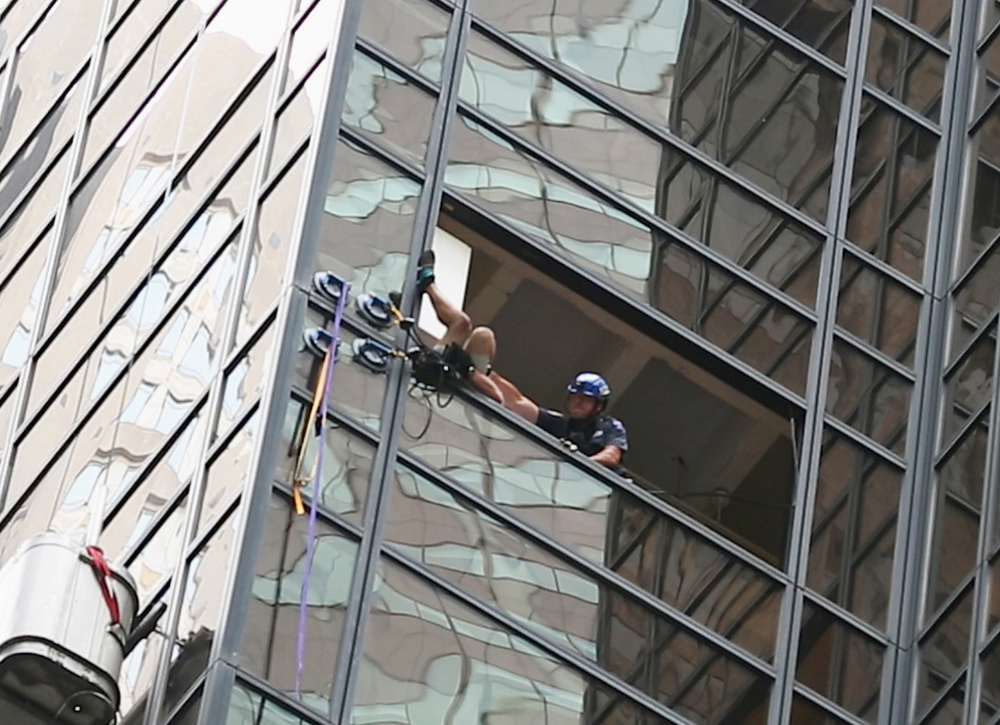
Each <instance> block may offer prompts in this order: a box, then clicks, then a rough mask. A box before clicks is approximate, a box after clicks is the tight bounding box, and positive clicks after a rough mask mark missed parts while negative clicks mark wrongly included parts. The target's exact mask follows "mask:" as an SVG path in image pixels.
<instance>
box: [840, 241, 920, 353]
mask: <svg viewBox="0 0 1000 725" xmlns="http://www.w3.org/2000/svg"><path fill="white" fill-rule="evenodd" d="M922 301H923V300H922V299H921V297H920V295H918V294H916V293H915V292H913V291H912V290H911V289H910V288H908V287H906V286H904V285H902V284H900V283H899V282H896V281H895V280H893V279H892V278H891V277H889V276H888V275H886V274H883V273H882V272H879V271H877V270H876V269H875V268H874V267H871V266H869V265H867V264H866V263H864V262H862V261H861V260H860V259H859V258H858V257H855V256H853V255H852V254H847V253H845V254H844V261H843V264H842V265H841V270H840V294H839V295H838V297H837V324H838V325H840V326H841V327H842V328H844V329H845V330H847V331H848V332H850V333H852V334H853V335H855V336H856V337H858V338H859V339H861V340H864V341H865V342H867V343H869V344H871V345H872V346H874V347H876V348H877V349H878V350H880V351H882V352H883V353H885V354H886V355H888V356H889V357H891V358H894V359H895V360H898V361H899V362H901V363H903V364H904V365H906V366H907V367H910V368H912V367H913V357H914V355H915V352H916V345H917V325H918V323H919V322H920V308H921V303H922Z"/></svg>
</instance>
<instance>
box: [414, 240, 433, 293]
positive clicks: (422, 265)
mask: <svg viewBox="0 0 1000 725" xmlns="http://www.w3.org/2000/svg"><path fill="white" fill-rule="evenodd" d="M433 283H434V251H433V250H431V249H425V250H424V251H423V252H421V253H420V258H419V259H418V260H417V291H419V292H423V291H424V290H425V289H427V288H428V287H430V286H431V285H432V284H433Z"/></svg>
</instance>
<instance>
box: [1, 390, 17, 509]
mask: <svg viewBox="0 0 1000 725" xmlns="http://www.w3.org/2000/svg"><path fill="white" fill-rule="evenodd" d="M16 393H17V385H11V386H9V387H7V388H6V389H3V388H0V441H6V440H7V429H8V426H10V421H11V418H13V417H14V403H15V401H16V400H17V397H16ZM3 510H4V509H3V507H2V505H0V512H2V511H3Z"/></svg>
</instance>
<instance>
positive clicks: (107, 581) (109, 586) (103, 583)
mask: <svg viewBox="0 0 1000 725" xmlns="http://www.w3.org/2000/svg"><path fill="white" fill-rule="evenodd" d="M87 556H89V557H90V565H91V566H92V567H93V568H94V574H96V575H97V583H98V585H100V587H101V596H102V597H104V603H105V604H106V605H107V606H108V611H109V612H110V613H111V624H121V623H122V614H121V607H119V606H118V595H116V594H115V590H114V574H112V573H111V567H110V566H108V560H107V559H105V558H104V552H103V551H101V549H100V548H99V547H96V546H88V547H87Z"/></svg>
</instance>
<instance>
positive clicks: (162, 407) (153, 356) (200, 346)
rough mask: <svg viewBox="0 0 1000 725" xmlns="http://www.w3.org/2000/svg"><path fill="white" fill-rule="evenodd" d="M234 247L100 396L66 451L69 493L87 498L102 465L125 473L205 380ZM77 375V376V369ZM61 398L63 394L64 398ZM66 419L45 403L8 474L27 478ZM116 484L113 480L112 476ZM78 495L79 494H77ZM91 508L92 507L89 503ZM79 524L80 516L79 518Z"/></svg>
mask: <svg viewBox="0 0 1000 725" xmlns="http://www.w3.org/2000/svg"><path fill="white" fill-rule="evenodd" d="M235 253H236V250H235V248H234V247H230V248H229V249H228V250H226V251H225V252H224V253H223V254H222V255H220V257H219V259H218V260H217V261H216V262H215V264H214V265H213V267H212V268H211V269H210V270H209V272H208V273H207V274H206V275H205V276H204V278H203V279H202V280H201V281H200V282H199V284H198V285H197V286H196V287H195V289H194V290H193V291H192V293H191V294H189V295H188V296H187V297H186V298H185V300H184V304H183V305H182V306H181V307H180V308H179V309H178V311H177V312H176V313H175V314H174V315H173V317H172V318H171V319H170V320H169V322H168V323H167V324H166V325H165V326H164V328H163V329H162V330H161V332H160V333H158V334H157V335H156V336H155V337H154V338H152V339H151V340H150V342H149V344H148V345H147V347H146V348H145V350H144V351H143V352H142V353H141V354H140V356H139V357H138V358H137V359H136V361H135V363H134V364H133V365H132V366H131V367H130V368H129V371H128V374H127V377H125V378H123V379H121V382H120V383H118V384H117V385H116V387H115V388H114V389H113V390H112V391H111V393H110V394H109V395H108V396H107V397H105V398H104V399H103V401H102V402H100V403H99V404H98V407H97V408H96V409H95V410H94V412H93V415H89V414H88V420H87V422H86V423H85V424H84V425H83V426H82V427H81V429H80V430H79V432H78V434H77V435H76V440H77V441H78V445H75V446H71V447H70V448H69V449H68V450H67V452H66V453H65V454H64V457H68V459H69V461H70V463H69V466H68V468H67V472H66V474H65V475H64V477H63V483H62V486H63V487H64V488H65V491H66V496H67V497H68V498H67V500H73V501H75V502H76V505H77V506H84V507H85V506H86V499H87V498H89V496H90V492H91V491H92V490H93V487H94V485H96V482H97V480H100V479H97V478H96V476H97V474H98V473H100V475H101V476H103V475H104V473H103V472H104V471H109V472H110V473H112V474H115V475H124V472H123V471H122V470H121V469H123V468H125V469H127V468H128V467H135V466H139V465H141V463H142V462H143V461H145V460H146V459H147V458H148V457H149V456H150V455H151V454H153V453H154V452H155V451H156V449H157V448H158V446H159V444H160V442H161V441H162V440H163V439H164V437H165V436H166V435H167V434H169V433H170V432H171V431H172V430H173V429H174V428H175V427H176V426H177V425H178V424H179V423H180V422H181V421H182V420H183V418H184V417H185V414H186V413H188V412H189V411H190V410H191V409H192V407H193V406H194V404H195V403H196V402H197V401H198V399H199V397H200V396H201V394H202V393H203V391H204V390H205V389H206V388H207V386H208V384H209V382H210V381H211V379H212V377H213V376H214V375H215V372H216V370H217V368H218V365H219V362H220V357H221V355H220V350H219V345H220V342H221V341H220V339H219V337H220V336H221V334H222V328H223V326H224V323H225V313H226V310H227V307H228V302H229V297H230V296H231V294H232V287H233V285H232V278H233V272H234V268H235V266H236V260H235ZM79 377H80V378H82V376H79ZM61 400H62V399H60V401H61ZM83 402H85V403H86V407H87V408H90V407H91V406H90V400H89V398H88V393H87V391H86V390H83V389H79V388H78V389H77V390H76V391H75V392H74V395H73V396H72V397H70V396H69V395H67V396H66V405H67V406H69V405H72V406H78V405H80V404H81V403H83ZM68 423H69V421H67V420H66V416H65V413H64V412H63V409H62V408H61V407H60V406H56V405H53V406H51V407H50V408H48V409H46V410H45V412H44V413H43V416H42V417H41V418H40V419H39V421H38V422H37V423H36V425H35V426H34V427H33V428H32V429H31V431H30V432H29V434H28V435H27V436H25V437H24V439H23V440H22V441H21V443H20V444H19V446H18V448H17V457H16V459H15V463H14V466H15V475H14V478H13V480H15V481H17V482H18V483H19V484H20V485H22V486H26V485H27V483H28V482H29V481H30V480H31V478H32V477H33V476H29V475H28V472H30V471H33V470H35V469H36V468H37V466H38V464H39V463H40V462H43V461H44V460H45V459H46V457H47V455H48V452H49V451H51V450H52V448H54V447H55V445H56V444H57V443H59V441H60V439H61V438H62V437H63V431H64V430H65V428H66V427H67V425H68ZM112 485H113V482H112ZM78 497H83V498H82V500H81V501H76V499H77V498H78ZM86 510H89V509H86ZM81 525H82V524H81Z"/></svg>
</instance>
